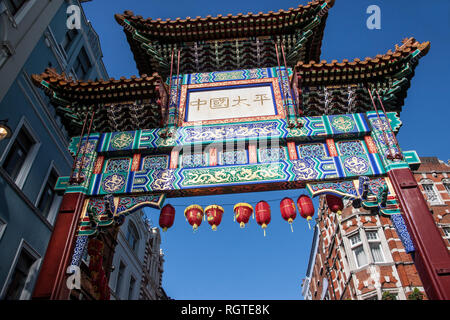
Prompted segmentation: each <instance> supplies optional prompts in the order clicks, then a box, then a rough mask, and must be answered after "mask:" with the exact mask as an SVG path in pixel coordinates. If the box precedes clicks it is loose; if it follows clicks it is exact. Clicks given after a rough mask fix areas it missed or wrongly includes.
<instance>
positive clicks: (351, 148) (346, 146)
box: [337, 140, 366, 156]
mask: <svg viewBox="0 0 450 320" xmlns="http://www.w3.org/2000/svg"><path fill="white" fill-rule="evenodd" d="M337 145H338V149H339V154H340V155H342V156H356V155H359V154H365V153H366V152H365V149H364V146H363V144H362V142H361V141H359V140H352V141H340V142H338V143H337Z"/></svg>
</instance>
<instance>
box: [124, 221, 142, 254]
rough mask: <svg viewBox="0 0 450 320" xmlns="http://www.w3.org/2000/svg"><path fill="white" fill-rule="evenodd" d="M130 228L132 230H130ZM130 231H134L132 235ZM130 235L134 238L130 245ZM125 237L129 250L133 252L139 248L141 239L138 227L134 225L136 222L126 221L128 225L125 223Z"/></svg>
mask: <svg viewBox="0 0 450 320" xmlns="http://www.w3.org/2000/svg"><path fill="white" fill-rule="evenodd" d="M130 230H131V231H132V232H130ZM131 233H134V235H132V234H131ZM130 235H132V236H133V238H134V242H133V245H131V243H130ZM125 239H126V241H127V244H128V246H130V248H131V250H132V251H133V252H134V253H137V252H138V249H139V242H140V240H141V236H140V234H139V231H138V228H137V227H136V224H135V223H134V222H133V221H131V220H130V221H129V222H128V225H127V233H126V235H125Z"/></svg>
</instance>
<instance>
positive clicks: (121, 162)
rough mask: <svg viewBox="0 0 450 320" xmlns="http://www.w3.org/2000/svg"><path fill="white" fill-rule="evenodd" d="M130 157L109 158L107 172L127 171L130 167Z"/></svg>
mask: <svg viewBox="0 0 450 320" xmlns="http://www.w3.org/2000/svg"><path fill="white" fill-rule="evenodd" d="M130 163H131V159H130V158H117V159H109V160H108V163H107V164H106V169H105V173H113V172H127V171H129V169H130Z"/></svg>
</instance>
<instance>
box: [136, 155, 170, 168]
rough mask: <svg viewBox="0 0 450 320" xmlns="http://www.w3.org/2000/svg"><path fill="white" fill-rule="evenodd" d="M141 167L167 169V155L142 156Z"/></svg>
mask: <svg viewBox="0 0 450 320" xmlns="http://www.w3.org/2000/svg"><path fill="white" fill-rule="evenodd" d="M143 163H144V164H143V166H142V169H143V170H151V169H167V168H168V163H169V157H168V156H147V157H145V158H144V162H143Z"/></svg>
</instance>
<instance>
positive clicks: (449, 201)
mask: <svg viewBox="0 0 450 320" xmlns="http://www.w3.org/2000/svg"><path fill="white" fill-rule="evenodd" d="M449 173H450V166H449V165H448V164H445V163H444V162H442V161H440V160H438V159H437V158H435V157H431V158H421V165H420V166H419V168H418V169H417V170H415V171H414V175H415V177H416V181H417V182H418V184H419V185H420V188H421V190H422V192H423V193H424V196H425V199H427V202H428V206H429V208H430V212H431V214H433V217H434V220H435V221H436V224H437V226H438V228H439V229H440V231H441V233H442V237H443V241H446V245H447V247H448V248H449V249H450V214H449V213H450V211H449V209H450V208H449V205H450V194H449V193H450V179H449V177H448V175H449ZM344 204H345V208H344V210H343V211H342V215H341V217H340V219H338V218H337V215H336V214H335V213H333V212H331V210H329V209H328V207H327V203H326V201H325V197H321V199H320V201H319V209H318V218H317V219H316V227H315V230H314V239H313V244H312V248H311V254H310V260H309V266H308V270H307V275H306V278H305V279H304V280H303V283H302V293H303V297H304V298H305V299H306V300H321V299H330V300H346V299H352V300H380V299H383V296H386V295H388V296H389V295H391V296H392V295H394V296H395V298H396V299H399V300H404V299H407V298H408V297H409V295H410V294H411V293H412V292H414V289H415V288H417V289H418V290H419V291H420V292H421V293H422V294H423V296H424V298H425V299H426V296H425V294H424V290H423V287H422V282H421V280H420V278H419V275H418V273H417V270H416V268H415V266H414V263H413V260H412V258H411V254H408V253H407V252H406V250H405V247H404V246H403V244H402V242H401V240H400V238H399V236H398V234H397V232H396V229H395V228H394V226H393V223H392V221H391V219H390V218H389V217H388V216H383V215H380V214H378V212H377V211H374V212H371V211H369V210H365V209H364V208H354V207H353V206H352V202H351V201H344ZM417 289H416V291H417Z"/></svg>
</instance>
